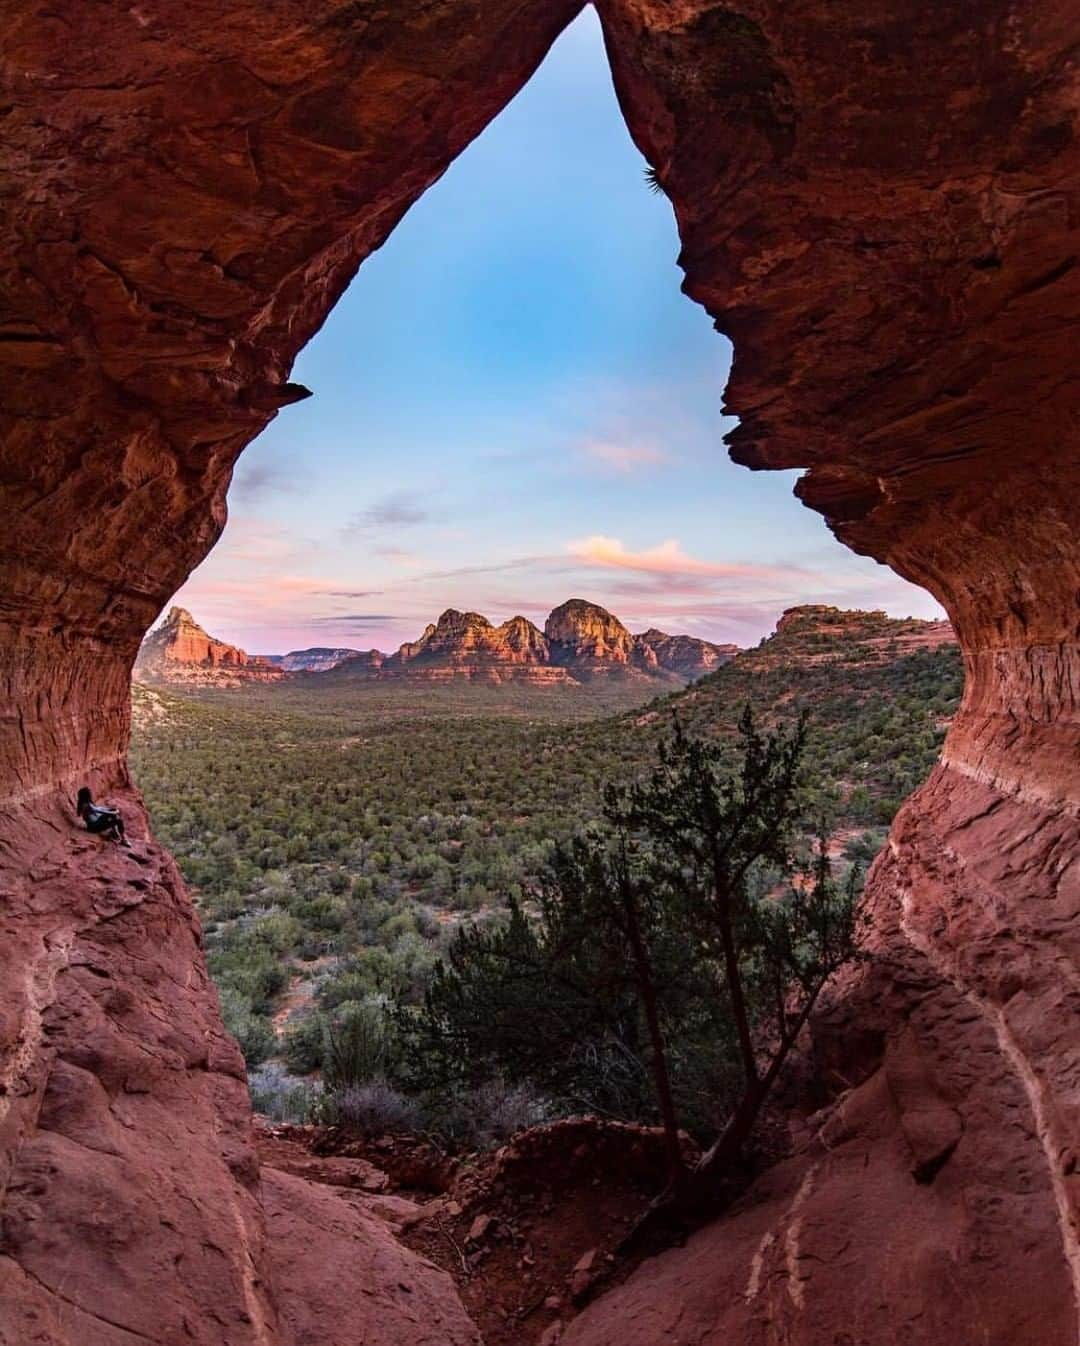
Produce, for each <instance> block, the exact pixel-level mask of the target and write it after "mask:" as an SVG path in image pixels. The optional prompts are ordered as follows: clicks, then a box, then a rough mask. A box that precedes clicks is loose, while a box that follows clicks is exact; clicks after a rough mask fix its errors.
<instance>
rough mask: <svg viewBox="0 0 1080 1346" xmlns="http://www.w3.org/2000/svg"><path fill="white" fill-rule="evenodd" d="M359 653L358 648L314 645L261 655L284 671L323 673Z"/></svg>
mask: <svg viewBox="0 0 1080 1346" xmlns="http://www.w3.org/2000/svg"><path fill="white" fill-rule="evenodd" d="M359 653H360V651H359V650H350V649H327V648H326V647H325V646H323V645H316V646H314V647H313V648H312V649H310V650H290V651H289V653H288V654H264V655H262V656H261V657H262V658H263V659H265V660H266V661H267V662H268V663H271V664H273V665H274V667H275V668H280V669H282V670H283V672H285V673H325V672H327V670H328V669H331V668H337V666H338V664H341V663H344V662H345V660H346V659H352V658H353V657H354V656H355V655H358V654H359Z"/></svg>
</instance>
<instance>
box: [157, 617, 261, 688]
mask: <svg viewBox="0 0 1080 1346" xmlns="http://www.w3.org/2000/svg"><path fill="white" fill-rule="evenodd" d="M134 672H135V677H136V678H137V679H139V680H140V681H141V682H168V683H176V684H179V685H180V686H197V687H238V686H239V685H240V684H241V683H244V682H277V681H279V679H281V678H282V677H283V676H284V670H283V669H279V668H277V667H275V666H274V665H273V664H272V663H271V662H270V661H269V660H268V659H264V658H263V657H262V656H261V655H258V654H248V653H247V651H246V650H242V649H240V648H239V647H238V646H236V645H229V644H227V643H226V642H225V641H223V640H217V639H216V638H215V637H214V636H212V635H210V634H209V633H208V632H206V631H204V630H203V629H202V627H201V626H200V625H199V623H198V622H197V621H196V620H195V618H194V617H193V616H192V615H191V613H190V612H188V610H187V609H186V608H177V607H173V608H170V609H169V612H168V615H167V616H166V618H165V620H164V621H163V622H162V623H161V625H160V626H159V627H157V628H156V629H155V630H153V631H151V632H150V634H149V635H148V636H147V637H146V639H145V640H144V641H143V643H142V645H141V646H140V647H139V654H138V657H137V658H136V660H135V670H134Z"/></svg>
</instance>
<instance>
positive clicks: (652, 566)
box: [567, 533, 797, 579]
mask: <svg viewBox="0 0 1080 1346" xmlns="http://www.w3.org/2000/svg"><path fill="white" fill-rule="evenodd" d="M567 551H568V552H569V553H570V555H571V556H574V557H576V558H577V560H578V561H581V562H583V563H584V564H585V565H589V566H600V567H604V568H607V569H613V570H639V571H642V572H644V573H645V574H648V575H710V576H713V577H714V578H717V579H763V578H774V577H776V576H777V575H778V574H780V573H784V574H787V575H791V574H794V573H797V572H796V571H794V570H791V569H787V568H778V567H776V566H758V565H746V564H741V563H735V562H712V561H699V560H698V559H697V558H696V557H693V556H688V555H687V553H686V552H684V551H683V549H682V544H681V543H680V542H679V541H678V540H677V539H675V538H668V539H667V540H666V541H665V542H658V543H657V544H656V546H655V547H645V548H644V549H643V550H641V551H631V550H630V548H628V547H627V546H625V545H624V544H623V543H622V542H621V541H620V540H619V538H616V537H604V536H603V534H601V533H594V534H593V536H592V537H586V538H580V539H579V540H578V541H576V542H571V543H568V544H567Z"/></svg>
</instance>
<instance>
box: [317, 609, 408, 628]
mask: <svg viewBox="0 0 1080 1346" xmlns="http://www.w3.org/2000/svg"><path fill="white" fill-rule="evenodd" d="M308 621H310V622H312V623H313V624H318V625H320V626H380V625H381V624H382V623H383V622H396V621H397V617H396V616H395V615H394V614H393V613H390V612H342V613H338V614H337V615H336V616H333V617H309V618H308Z"/></svg>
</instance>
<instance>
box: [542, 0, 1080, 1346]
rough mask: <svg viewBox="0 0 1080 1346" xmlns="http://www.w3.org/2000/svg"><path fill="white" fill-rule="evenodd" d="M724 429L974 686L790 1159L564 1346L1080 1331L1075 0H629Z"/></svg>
mask: <svg viewBox="0 0 1080 1346" xmlns="http://www.w3.org/2000/svg"><path fill="white" fill-rule="evenodd" d="M601 8H602V12H603V14H604V17H605V22H606V27H607V33H608V41H609V46H610V48H611V53H612V59H613V64H614V67H615V70H616V72H617V76H618V83H619V89H620V94H621V98H622V101H623V106H624V109H625V111H626V114H627V118H628V121H629V122H630V125H631V127H632V129H633V130H634V133H635V135H636V137H637V139H638V141H639V144H641V145H642V147H643V148H645V150H646V152H647V153H648V154H649V157H650V158H651V159H652V161H653V162H654V163H655V164H656V165H657V166H658V169H659V174H660V179H661V181H662V182H663V183H664V185H665V186H666V187H667V189H668V190H669V191H670V193H671V195H672V197H673V199H674V201H675V205H676V211H677V214H678V216H679V220H680V227H681V230H682V237H683V242H684V252H683V263H684V266H685V267H686V270H687V289H688V291H689V292H690V293H691V294H692V295H693V296H694V297H695V298H697V299H699V300H700V301H701V302H703V303H704V304H705V305H706V306H707V307H708V308H709V310H710V312H712V313H713V314H714V316H716V318H717V320H718V324H719V325H720V326H721V327H722V328H723V329H724V330H725V331H727V332H729V333H730V334H731V335H732V337H733V339H734V342H735V348H736V365H735V372H734V376H733V379H732V382H731V385H730V389H729V394H728V401H729V405H730V407H731V409H732V410H734V411H736V412H738V413H739V414H740V416H741V417H742V424H741V426H740V429H739V430H738V431H737V432H736V436H735V450H734V456H735V457H736V458H737V459H739V460H740V461H743V462H745V463H746V464H747V465H749V466H752V467H794V466H799V467H804V468H807V469H809V470H808V472H807V475H806V476H805V477H804V478H803V479H802V481H801V482H800V484H799V488H798V493H799V495H800V496H801V497H802V498H803V500H804V501H805V502H806V503H807V504H809V505H811V506H812V507H813V508H815V509H818V510H820V511H821V512H822V513H823V514H824V515H825V517H826V519H827V520H828V522H829V524H830V526H831V527H832V529H833V531H834V532H835V533H836V534H837V535H838V536H839V537H840V538H841V539H842V540H843V541H845V542H846V543H848V545H850V546H852V547H854V548H855V549H856V550H858V551H861V552H865V553H867V554H869V555H872V556H875V557H877V558H878V559H879V560H881V561H884V562H886V563H887V564H889V565H891V566H892V567H893V568H894V569H896V570H898V571H899V572H900V573H901V574H903V575H905V576H907V577H908V578H910V579H912V580H914V581H916V582H917V583H920V584H923V585H925V586H926V587H927V588H928V589H930V590H931V591H932V592H933V593H935V594H936V595H937V596H938V597H939V598H940V599H941V601H942V602H943V604H944V605H945V607H946V608H947V609H948V611H949V614H950V617H951V618H952V621H953V623H954V625H955V627H956V630H957V633H958V636H959V638H960V640H961V643H962V646H963V648H964V654H965V659H966V664H967V675H968V676H967V687H966V693H965V697H964V702H963V706H962V709H961V711H960V713H959V714H958V715H957V717H956V719H955V720H954V722H953V725H952V728H951V730H950V733H949V736H948V740H947V742H946V745H945V750H944V755H943V764H942V766H941V767H939V768H938V769H937V771H936V772H935V773H934V776H933V777H932V779H931V781H930V782H929V783H928V784H927V785H926V786H925V787H924V788H923V789H922V790H920V791H919V792H917V794H916V795H915V796H914V797H913V798H912V799H911V800H910V801H909V802H908V803H907V805H906V806H905V808H904V809H903V811H902V812H901V814H900V816H899V817H898V819H897V821H896V823H895V825H894V827H893V829H892V834H891V837H890V840H889V845H888V847H887V850H886V852H885V854H884V855H883V856H882V857H881V858H880V859H879V861H878V862H877V864H876V865H875V867H874V869H873V871H872V873H871V876H870V880H869V883H868V887H867V900H868V903H869V906H870V908H871V911H872V912H873V918H874V923H873V926H872V929H871V933H870V937H869V943H870V948H871V950H872V953H873V955H874V957H873V962H872V963H871V964H870V965H869V966H868V967H866V968H865V969H861V970H860V971H859V972H858V974H857V975H853V976H850V977H848V978H847V979H846V981H845V983H844V984H843V985H842V986H841V987H838V988H836V989H835V990H834V992H833V994H832V997H831V1002H830V1004H829V1005H828V1006H827V1007H826V1009H825V1010H824V1011H823V1012H822V1013H821V1014H820V1015H819V1016H818V1020H817V1023H816V1024H815V1026H814V1039H815V1043H814V1046H815V1051H816V1053H817V1055H818V1057H819V1060H820V1061H821V1063H822V1064H823V1065H824V1067H825V1068H826V1071H827V1073H828V1074H829V1075H830V1077H831V1080H832V1083H833V1086H834V1089H836V1090H837V1091H839V1094H840V1097H839V1100H838V1102H837V1103H836V1104H834V1105H833V1106H832V1107H831V1108H829V1109H828V1110H826V1112H825V1113H824V1114H822V1115H821V1116H820V1117H817V1118H815V1119H814V1121H813V1124H812V1125H809V1126H807V1127H805V1128H804V1129H803V1131H802V1133H801V1135H800V1138H799V1146H798V1150H797V1153H796V1155H795V1157H794V1158H793V1159H792V1160H791V1161H789V1162H788V1163H787V1164H785V1165H784V1166H782V1167H781V1168H780V1169H779V1170H776V1171H774V1172H772V1173H771V1174H769V1175H768V1176H767V1177H766V1178H765V1179H764V1180H763V1181H761V1182H760V1183H758V1184H756V1185H755V1186H754V1187H753V1188H752V1189H751V1191H750V1193H749V1194H748V1195H747V1197H746V1199H745V1200H744V1202H742V1203H741V1204H740V1206H739V1207H738V1208H737V1209H736V1210H735V1211H734V1212H733V1213H732V1215H731V1216H730V1217H729V1218H727V1219H724V1220H721V1221H719V1222H717V1223H716V1224H715V1225H713V1226H711V1227H710V1228H709V1229H707V1230H705V1231H702V1233H700V1234H699V1235H697V1236H696V1237H695V1238H694V1239H693V1240H691V1242H690V1244H689V1245H688V1246H687V1248H686V1249H684V1250H675V1251H672V1252H671V1253H668V1254H666V1255H665V1256H664V1257H663V1258H661V1259H660V1260H659V1261H658V1262H657V1263H655V1264H646V1265H645V1266H644V1267H642V1269H641V1270H640V1271H639V1272H638V1273H637V1274H636V1275H635V1276H634V1277H632V1278H631V1280H630V1281H629V1282H628V1284H627V1285H626V1286H625V1287H624V1288H623V1289H621V1290H619V1291H616V1292H614V1293H613V1294H612V1295H610V1296H608V1297H605V1298H602V1299H601V1300H600V1301H598V1302H597V1303H596V1304H595V1305H594V1306H593V1307H592V1308H590V1309H589V1310H588V1312H587V1313H586V1314H585V1315H584V1316H583V1317H582V1318H581V1319H579V1320H578V1321H577V1322H575V1323H574V1324H573V1326H572V1327H571V1330H570V1331H569V1333H568V1334H567V1337H566V1343H567V1346H600V1344H601V1343H612V1344H614V1343H616V1342H617V1343H618V1344H619V1346H636V1344H637V1343H641V1346H645V1343H652V1342H654V1341H658V1340H667V1339H668V1337H669V1336H671V1337H674V1336H680V1337H685V1339H687V1340H690V1339H692V1340H699V1339H700V1340H709V1341H712V1340H716V1341H736V1340H737V1341H740V1342H745V1343H747V1346H753V1344H755V1343H762V1346H764V1343H774V1342H779V1341H783V1342H786V1343H791V1346H824V1344H825V1343H830V1344H831V1343H839V1342H843V1343H845V1346H847V1344H848V1343H864V1342H865V1343H874V1344H875V1346H877V1343H886V1342H890V1343H891V1342H893V1341H901V1340H902V1341H904V1342H905V1343H909V1344H911V1346H922V1344H923V1343H925V1346H931V1344H932V1343H936V1342H940V1341H943V1340H960V1341H965V1342H967V1341H971V1342H975V1341H978V1342H981V1343H987V1346H1016V1343H1020V1342H1025V1343H1026V1342H1029V1341H1030V1342H1035V1341H1038V1342H1040V1343H1044V1342H1045V1343H1054V1346H1065V1344H1066V1343H1073V1342H1075V1341H1076V1338H1077V1331H1078V1323H1077V1307H1078V1303H1080V1236H1078V1209H1080V1175H1078V1173H1077V1159H1076V1156H1077V1145H1078V1140H1080V1136H1078V1121H1080V1087H1078V1086H1080V1074H1078V1068H1077V1060H1078V1042H1080V1031H1078V1030H1080V966H1078V965H1080V936H1078V933H1077V932H1078V927H1080V922H1078V917H1080V825H1078V820H1077V815H1078V812H1080V707H1078V704H1077V698H1078V691H1080V652H1078V638H1080V601H1078V599H1080V568H1078V563H1077V561H1078V539H1080V444H1078V438H1077V413H1078V410H1080V386H1078V382H1077V377H1076V374H1075V362H1074V361H1073V360H1072V357H1071V355H1070V353H1069V350H1068V340H1067V338H1066V337H1065V333H1066V332H1067V331H1068V330H1069V328H1071V327H1072V326H1073V325H1074V324H1075V322H1076V320H1077V315H1078V314H1080V274H1078V272H1077V270H1076V268H1075V262H1076V258H1077V256H1078V251H1077V245H1078V238H1077V221H1078V219H1080V212H1078V207H1080V198H1078V185H1080V180H1078V169H1080V155H1078V153H1077V148H1076V141H1075V130H1076V127H1075V108H1076V106H1077V97H1076V95H1077V75H1076V69H1075V64H1074V62H1073V60H1072V58H1071V56H1070V54H1069V49H1070V46H1071V44H1072V43H1073V42H1075V39H1076V36H1077V29H1078V27H1080V25H1078V24H1077V22H1076V16H1075V14H1072V15H1070V14H1069V13H1068V12H1067V7H1066V6H1060V5H1059V6H1055V5H1050V6H1040V7H1037V8H1036V7H1033V6H1032V7H1023V8H1018V7H1016V6H1012V5H1007V4H999V3H993V2H992V3H987V4H981V5H979V6H977V7H976V6H960V5H952V6H945V7H941V6H938V7H936V8H935V9H934V10H933V11H932V12H931V11H928V10H927V9H925V7H922V6H915V5H909V4H904V3H901V4H900V5H890V6H888V7H880V8H878V7H873V6H847V7H845V8H843V9H841V7H839V6H823V5H821V4H813V5H811V4H807V3H800V2H799V0H796V2H795V3H793V4H791V3H787V4H784V5H782V6H781V5H778V4H772V3H767V4H749V5H745V6H742V7H741V10H740V14H739V15H738V16H736V15H734V14H733V13H732V12H730V11H727V10H724V9H720V8H717V7H710V6H707V5H704V4H698V3H678V4H674V5H672V4H666V3H664V4H661V3H654V2H653V0H608V2H607V3H602V5H601Z"/></svg>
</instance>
